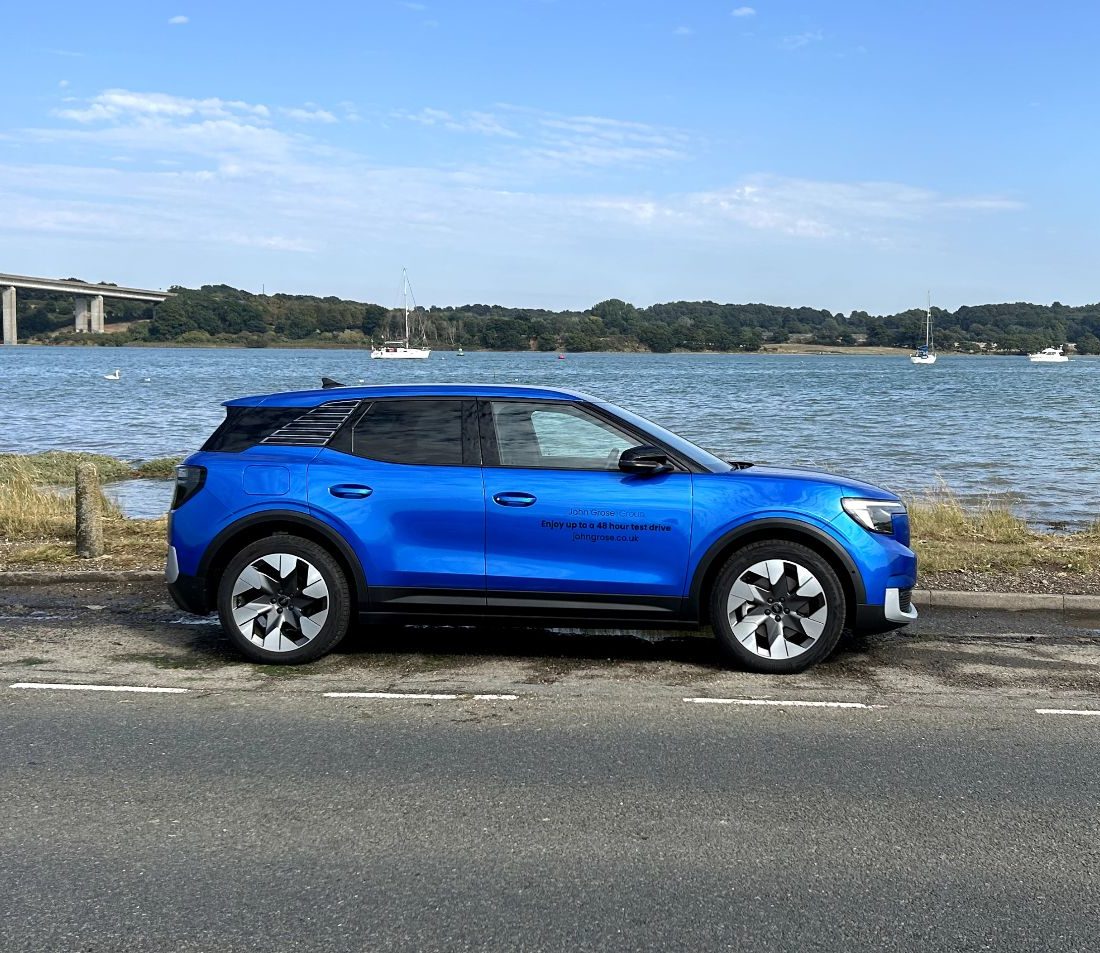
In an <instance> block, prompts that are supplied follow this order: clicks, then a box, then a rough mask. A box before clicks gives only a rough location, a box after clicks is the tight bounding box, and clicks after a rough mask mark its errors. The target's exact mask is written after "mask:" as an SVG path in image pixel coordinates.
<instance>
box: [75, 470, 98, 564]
mask: <svg viewBox="0 0 1100 953" xmlns="http://www.w3.org/2000/svg"><path fill="white" fill-rule="evenodd" d="M99 499H100V492H99V474H98V473H96V468H95V464H94V463H78V464H77V465H76V554H77V556H79V557H81V558H82V559H94V558H95V557H96V556H102V555H103V514H102V513H101V512H100V506H99Z"/></svg>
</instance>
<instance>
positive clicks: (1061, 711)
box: [1035, 708, 1100, 715]
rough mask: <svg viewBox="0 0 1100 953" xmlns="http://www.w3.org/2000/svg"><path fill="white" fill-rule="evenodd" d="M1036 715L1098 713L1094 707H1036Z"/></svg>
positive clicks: (1099, 711)
mask: <svg viewBox="0 0 1100 953" xmlns="http://www.w3.org/2000/svg"><path fill="white" fill-rule="evenodd" d="M1035 714H1037V715H1100V710H1097V709H1095V708H1036V709H1035Z"/></svg>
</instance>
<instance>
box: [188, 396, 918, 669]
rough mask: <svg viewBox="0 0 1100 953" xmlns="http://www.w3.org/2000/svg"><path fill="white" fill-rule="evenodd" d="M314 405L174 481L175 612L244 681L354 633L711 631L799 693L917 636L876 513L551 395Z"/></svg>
mask: <svg viewBox="0 0 1100 953" xmlns="http://www.w3.org/2000/svg"><path fill="white" fill-rule="evenodd" d="M325 383H326V385H333V386H326V387H324V388H322V389H320V390H311V391H299V392H294V393H285V394H269V395H266V396H258V397H243V398H240V399H238V400H231V401H228V402H227V403H226V405H225V406H226V407H227V408H228V410H227V413H226V417H225V421H224V422H223V423H222V425H221V426H220V427H219V428H218V429H217V430H216V431H215V432H214V434H213V435H212V436H211V437H210V439H209V440H207V442H206V444H205V445H204V446H203V448H202V450H201V451H199V452H198V453H195V454H192V455H191V456H190V457H188V458H187V460H186V461H185V462H184V464H183V465H182V466H181V467H179V470H178V473H177V478H176V492H175V498H174V499H173V502H172V512H171V516H170V523H169V540H168V542H169V549H168V565H167V580H168V588H169V590H170V591H171V593H172V596H173V598H174V599H175V601H176V603H177V604H178V605H179V606H181V607H182V608H183V609H185V610H187V611H190V612H195V613H200V614H206V613H208V612H210V611H211V610H212V609H215V608H216V609H217V611H218V613H219V616H220V618H221V622H222V625H223V627H224V628H225V631H226V632H227V633H228V635H229V638H230V639H231V640H232V641H233V642H234V643H235V645H236V646H237V647H238V648H239V649H240V650H241V652H242V653H243V654H244V655H245V656H247V657H248V658H250V659H253V660H256V661H262V662H285V663H297V662H308V661H311V660H312V659H315V658H317V657H319V656H321V655H323V654H324V653H325V652H328V651H329V650H330V649H332V648H333V646H335V645H336V644H337V643H338V642H339V641H340V640H341V639H342V638H343V636H344V634H345V633H346V632H347V629H348V626H349V625H350V623H351V621H352V619H353V617H356V618H358V619H359V620H362V621H367V622H375V621H393V622H401V623H410V622H412V623H429V622H435V623H443V624H449V625H453V624H461V623H463V622H484V621H485V620H487V619H496V620H507V621H509V622H512V623H528V624H530V623H532V622H535V623H539V624H543V625H572V626H576V625H583V626H594V627H607V626H624V625H629V626H638V625H648V626H657V627H663V628H672V627H678V626H685V625H686V626H699V625H703V624H707V623H709V624H710V625H711V626H712V627H713V630H714V633H715V635H716V636H717V639H718V643H719V645H720V646H721V647H722V649H723V651H724V652H725V653H726V655H727V656H728V657H729V658H730V659H731V660H733V661H734V662H735V663H737V664H738V665H740V666H742V667H744V668H749V669H753V670H756V671H761V672H796V671H800V670H802V669H804V668H806V667H807V666H809V665H812V664H814V663H815V662H819V661H821V660H822V659H824V658H826V657H827V656H828V655H829V654H830V653H831V652H832V650H833V648H834V647H835V646H836V644H837V641H838V640H839V638H840V635H841V632H842V631H843V630H844V629H845V628H848V629H853V630H855V631H859V632H878V631H883V630H886V629H891V628H896V627H898V626H901V625H904V624H905V623H907V622H909V621H911V620H913V619H915V618H916V617H917V612H916V610H915V609H914V608H913V607H912V604H911V601H910V596H911V592H912V587H913V584H914V582H915V578H916V570H917V560H916V556H915V555H914V554H913V552H912V551H911V550H910V549H909V548H908V543H909V517H908V514H907V512H906V509H905V506H904V505H903V504H902V503H901V501H900V500H899V499H898V498H897V496H895V495H894V494H892V493H890V492H888V491H886V490H882V489H879V488H878V487H875V486H871V485H869V484H866V483H859V482H855V481H852V480H847V479H842V478H839V477H835V476H830V475H827V474H824V473H818V472H815V471H812V470H799V469H782V468H776V467H764V466H755V465H751V464H747V463H730V462H727V461H725V460H720V459H719V458H718V457H716V456H714V455H712V454H710V453H708V452H707V451H705V450H702V449H700V448H699V447H697V446H695V445H694V444H692V443H690V442H688V441H687V440H685V439H683V438H682V437H679V436H677V435H676V434H673V433H670V432H669V431H667V430H665V429H663V428H661V427H659V426H657V425H655V424H653V423H651V422H649V421H648V420H645V419H644V418H642V417H639V416H637V415H636V414H633V413H631V412H630V411H628V410H624V409H622V408H620V407H616V406H613V405H611V404H608V403H606V402H605V401H602V400H600V399H599V398H596V397H590V396H588V395H585V394H580V393H575V392H572V391H567V390H558V389H550V388H541V387H506V386H492V385H486V386H482V385H467V386H462V385H450V384H446V385H415V386H414V385H410V386H369V387H342V386H339V385H335V382H332V381H327V380H326V382H325Z"/></svg>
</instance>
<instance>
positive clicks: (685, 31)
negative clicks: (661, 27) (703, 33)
mask: <svg viewBox="0 0 1100 953" xmlns="http://www.w3.org/2000/svg"><path fill="white" fill-rule="evenodd" d="M694 32H695V31H694V30H693V29H692V28H691V27H689V26H678V27H676V29H675V30H673V31H672V33H673V35H674V36H691V35H692V34H693V33H694Z"/></svg>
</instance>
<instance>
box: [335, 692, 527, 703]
mask: <svg viewBox="0 0 1100 953" xmlns="http://www.w3.org/2000/svg"><path fill="white" fill-rule="evenodd" d="M324 697H325V698H408V699H413V700H416V699H420V700H422V701H440V702H453V701H458V699H460V698H472V699H473V700H474V701H485V702H495V701H515V700H516V699H517V698H518V697H519V696H518V695H456V694H442V693H427V692H325V693H324Z"/></svg>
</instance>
